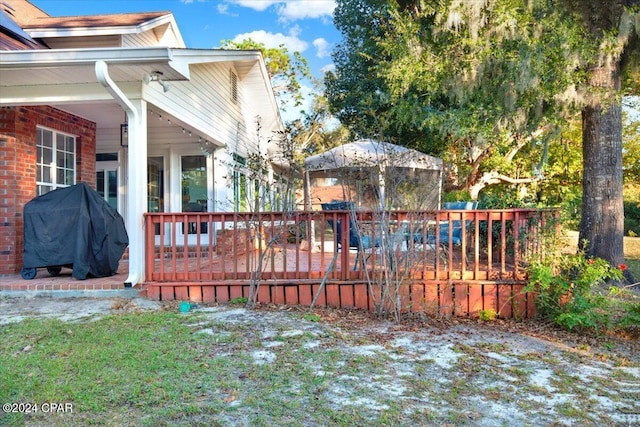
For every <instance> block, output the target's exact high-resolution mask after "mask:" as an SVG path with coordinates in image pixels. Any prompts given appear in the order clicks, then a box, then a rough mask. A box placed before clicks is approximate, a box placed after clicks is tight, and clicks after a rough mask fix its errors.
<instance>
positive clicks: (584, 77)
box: [327, 0, 640, 264]
mask: <svg viewBox="0 0 640 427" xmlns="http://www.w3.org/2000/svg"><path fill="white" fill-rule="evenodd" d="M638 4H639V1H638V0H611V1H605V0H601V1H597V0H583V1H579V0H563V1H560V2H558V1H552V0H530V1H524V0H520V1H518V0H479V1H474V2H469V1H464V0H442V1H433V2H431V1H429V2H427V1H420V0H403V1H401V0H398V1H381V0H342V1H339V2H338V7H337V9H336V16H335V20H336V24H337V26H338V28H339V29H340V30H341V31H342V32H343V35H344V37H345V42H344V44H343V45H341V46H340V47H339V48H338V49H337V50H336V54H335V57H334V59H335V62H336V72H335V74H333V75H332V76H330V78H329V79H327V85H328V96H329V101H330V103H331V106H332V108H333V112H334V113H335V114H336V115H337V116H338V117H339V118H340V119H341V120H343V122H344V123H345V124H346V125H347V126H351V127H355V128H356V129H357V130H359V131H360V132H366V131H367V125H368V124H373V126H372V127H371V128H370V129H373V130H375V131H376V132H378V133H380V134H383V135H385V134H386V135H389V134H391V135H395V136H399V135H401V134H403V133H404V134H411V133H412V132H413V134H414V135H417V138H415V140H418V139H420V138H422V139H423V140H428V141H429V142H430V143H428V144H425V146H424V147H422V148H423V149H425V151H428V152H431V153H433V154H440V153H444V154H445V155H446V156H449V159H448V160H450V161H451V163H452V164H453V166H454V171H455V172H457V173H458V174H459V175H460V176H459V177H458V178H459V179H460V180H461V181H462V182H463V184H464V188H466V189H468V190H471V191H472V192H473V191H475V190H478V189H482V188H483V186H485V185H491V184H493V183H495V182H504V181H506V182H512V183H517V182H526V181H532V180H536V179H541V178H542V177H543V174H542V173H541V172H542V171H541V169H540V167H539V166H540V163H539V161H538V160H539V159H540V158H541V156H544V154H543V153H544V152H546V150H544V149H543V147H546V144H547V143H548V141H549V140H550V139H553V138H554V137H555V136H556V135H558V134H559V132H558V130H559V129H560V128H561V127H562V126H563V125H564V124H565V123H566V120H567V119H568V118H570V117H572V116H575V113H576V112H581V114H582V123H583V144H582V145H583V158H584V169H583V192H584V203H583V212H582V223H581V226H580V235H581V239H584V240H585V241H587V245H586V246H585V250H586V251H587V253H588V254H589V255H593V256H600V257H603V258H605V259H607V260H609V261H611V262H613V263H616V264H617V263H620V262H622V259H623V253H622V235H623V212H622V160H621V158H622V157H621V156H622V138H621V130H622V121H621V113H620V111H621V110H620V95H621V92H620V90H621V88H622V82H623V81H625V80H623V77H624V76H625V75H626V76H633V75H634V74H633V73H631V71H633V70H637V57H638V29H640V18H639V14H638ZM626 82H631V84H633V83H634V80H633V78H631V79H627V80H626ZM379 129H382V132H380V131H379ZM398 140H399V142H400V143H403V141H402V138H400V137H399V138H398ZM434 141H435V144H434ZM434 145H439V147H438V148H439V149H436V148H435V147H434ZM527 160H528V161H529V163H528V164H527V163H526V161H527ZM518 165H520V166H522V165H526V166H525V168H524V169H523V168H522V167H520V168H518ZM525 169H528V170H525ZM474 189H475V190H474Z"/></svg>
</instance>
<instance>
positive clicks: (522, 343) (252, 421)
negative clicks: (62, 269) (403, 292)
mask: <svg viewBox="0 0 640 427" xmlns="http://www.w3.org/2000/svg"><path fill="white" fill-rule="evenodd" d="M167 308H169V309H170V310H157V311H152V312H143V313H120V314H111V315H107V316H105V317H102V318H100V319H89V320H83V321H75V322H62V321H60V320H55V319H53V320H52V319H49V320H41V319H29V320H26V321H23V322H20V323H13V324H9V325H4V326H0V384H2V387H0V401H2V402H3V403H5V402H32V403H36V404H42V403H44V402H60V403H72V404H73V413H61V414H50V413H43V412H42V411H40V412H38V413H35V414H18V413H10V414H6V413H4V414H0V425H11V426H13V425H16V426H21V425H25V426H31V425H34V426H35V425H48V426H54V427H55V426H67V425H74V426H94V425H95V426H102V425H104V426H112V425H118V426H198V425H202V426H227V425H252V426H253V425H256V426H272V425H278V426H309V425H332V426H334V425H335V426H352V425H373V426H377V425H379V426H383V425H399V426H402V425H407V426H409V425H411V426H413V425H445V424H453V425H456V426H458V425H460V426H474V425H479V424H480V425H484V426H501V425H514V424H518V425H554V424H556V423H560V424H563V425H564V424H569V425H596V424H598V425H603V423H604V425H615V424H616V423H619V422H623V421H624V419H623V418H621V417H622V415H623V414H622V415H621V414H619V413H618V410H617V408H619V407H624V408H631V410H635V411H640V406H638V404H637V403H636V401H635V400H634V399H630V398H627V397H625V396H626V395H624V394H623V393H622V391H624V392H625V393H627V394H628V393H629V391H630V387H631V388H633V387H635V388H637V389H638V393H640V386H638V387H636V385H638V384H640V360H639V359H638V357H639V356H638V351H637V349H635V348H634V349H627V350H628V351H627V350H625V351H622V350H621V349H620V348H619V347H618V345H617V343H614V344H615V345H614V344H611V345H610V346H608V347H607V346H603V347H601V348H600V347H597V346H596V345H591V344H590V345H588V346H587V345H584V344H573V343H566V342H562V343H556V342H554V341H549V340H546V339H541V338H532V337H531V336H529V335H527V334H522V333H519V332H518V331H513V330H511V328H513V327H515V326H517V325H522V324H513V323H505V324H503V323H502V322H500V321H496V322H491V324H486V323H483V322H481V323H474V322H459V321H458V320H456V321H455V322H453V323H452V324H450V325H448V326H447V325H445V324H442V323H438V324H436V325H432V324H429V323H425V324H408V325H401V324H392V323H387V322H383V321H378V320H373V319H371V318H370V317H369V315H368V314H366V313H362V312H345V311H326V312H325V311H322V310H318V311H316V312H314V316H306V315H305V314H304V312H303V311H301V310H293V311H275V312H274V311H266V310H254V311H248V310H245V309H243V308H237V306H229V307H210V308H209V307H205V308H202V309H199V310H193V311H191V312H189V313H187V314H179V313H178V309H177V307H175V306H167ZM327 313H328V314H327ZM505 325H506V327H505ZM509 325H511V326H509ZM596 350H597V351H596ZM620 351H622V352H620ZM634 384H635V385H634ZM594 385H596V386H597V388H598V392H597V395H594V394H593V393H594V389H593V387H594ZM638 393H636V394H632V396H637V394H638ZM593 396H595V397H593ZM630 396H631V395H630ZM616 417H617V418H616Z"/></svg>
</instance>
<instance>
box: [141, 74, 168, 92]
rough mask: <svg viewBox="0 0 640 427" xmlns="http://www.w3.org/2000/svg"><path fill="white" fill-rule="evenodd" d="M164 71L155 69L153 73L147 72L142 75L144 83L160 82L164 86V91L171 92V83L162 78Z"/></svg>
mask: <svg viewBox="0 0 640 427" xmlns="http://www.w3.org/2000/svg"><path fill="white" fill-rule="evenodd" d="M162 75H163V73H162V71H154V72H153V73H151V74H145V75H144V76H143V77H142V81H143V82H144V84H147V85H148V84H149V83H151V82H158V83H159V84H160V86H162V90H163V91H164V93H167V92H169V90H170V89H171V85H170V84H169V83H167V82H165V81H164V80H162V78H161V77H162Z"/></svg>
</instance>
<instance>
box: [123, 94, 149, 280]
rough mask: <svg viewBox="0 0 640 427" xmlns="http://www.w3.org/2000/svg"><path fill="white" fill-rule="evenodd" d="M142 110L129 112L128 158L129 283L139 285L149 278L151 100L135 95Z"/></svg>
mask: <svg viewBox="0 0 640 427" xmlns="http://www.w3.org/2000/svg"><path fill="white" fill-rule="evenodd" d="M130 101H131V103H132V104H133V105H134V106H135V108H136V110H137V111H138V112H139V114H127V119H128V123H129V127H128V145H129V148H128V152H127V155H128V159H127V160H128V161H127V177H128V179H127V188H126V198H127V212H126V217H125V220H126V223H127V233H128V234H129V277H128V278H127V280H126V281H125V285H126V286H135V285H136V284H138V283H141V282H144V280H145V228H144V214H145V212H147V198H148V194H147V193H148V192H147V103H146V101H143V100H142V99H131V100H130Z"/></svg>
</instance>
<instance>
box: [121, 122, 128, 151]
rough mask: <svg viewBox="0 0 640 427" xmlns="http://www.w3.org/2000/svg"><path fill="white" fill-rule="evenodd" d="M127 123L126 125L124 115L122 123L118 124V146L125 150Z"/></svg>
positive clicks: (126, 145)
mask: <svg viewBox="0 0 640 427" xmlns="http://www.w3.org/2000/svg"><path fill="white" fill-rule="evenodd" d="M128 134H129V123H127V115H126V114H125V115H124V123H120V146H121V147H124V148H127V147H128V146H129V138H128Z"/></svg>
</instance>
